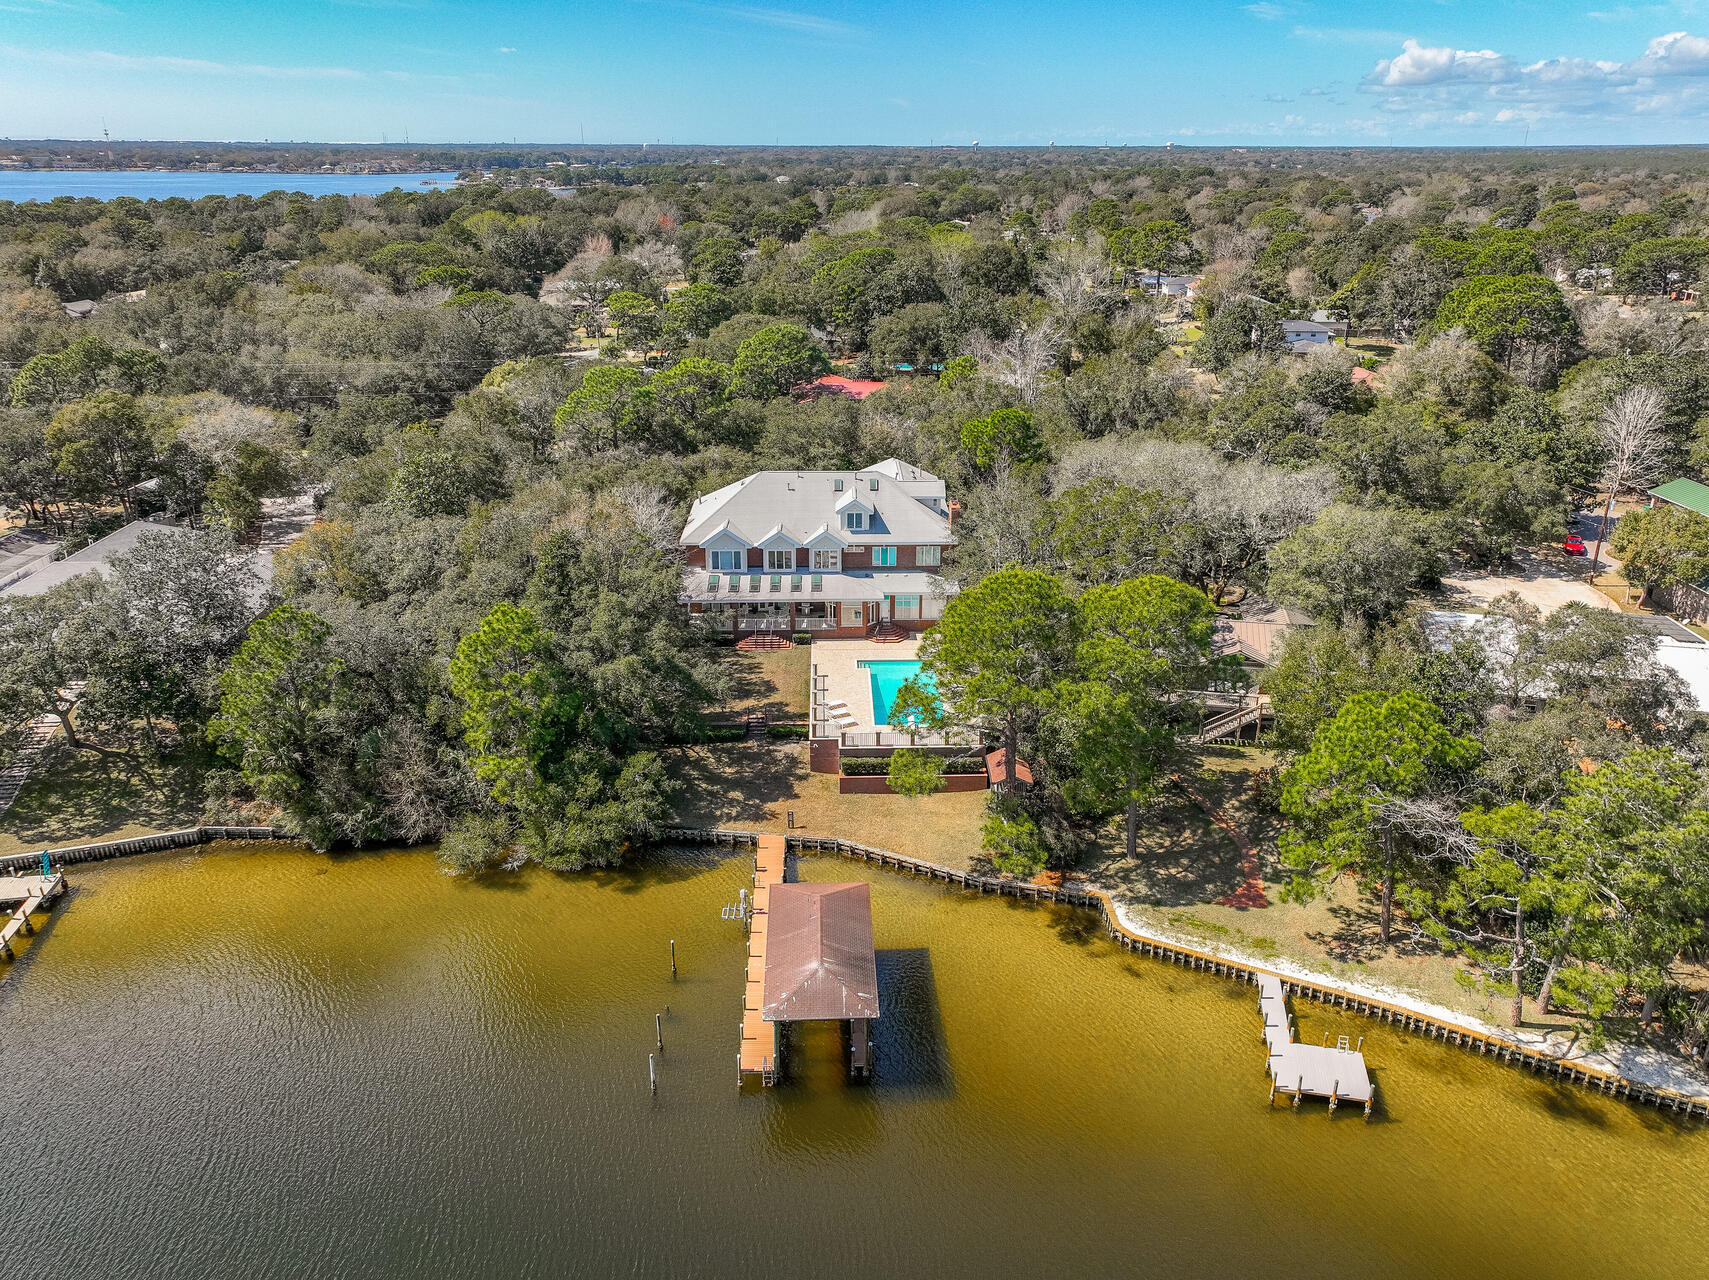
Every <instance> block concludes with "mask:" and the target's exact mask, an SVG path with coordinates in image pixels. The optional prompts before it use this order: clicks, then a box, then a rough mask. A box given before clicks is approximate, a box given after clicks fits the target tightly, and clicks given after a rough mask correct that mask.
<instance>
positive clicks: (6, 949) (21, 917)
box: [0, 872, 65, 960]
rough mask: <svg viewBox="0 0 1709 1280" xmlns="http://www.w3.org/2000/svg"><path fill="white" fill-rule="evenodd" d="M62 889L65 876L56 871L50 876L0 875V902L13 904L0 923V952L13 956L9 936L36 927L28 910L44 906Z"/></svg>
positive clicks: (8, 957) (39, 909) (15, 935)
mask: <svg viewBox="0 0 1709 1280" xmlns="http://www.w3.org/2000/svg"><path fill="white" fill-rule="evenodd" d="M64 892H65V877H64V876H63V875H61V874H60V873H58V872H55V873H54V874H53V875H51V876H0V905H4V906H8V907H13V910H12V914H11V916H10V917H9V918H8V919H7V921H6V923H5V925H4V926H3V927H0V955H3V956H5V957H6V959H8V960H12V959H15V958H16V954H15V953H14V952H13V950H12V941H13V939H15V938H16V937H17V936H18V935H19V934H20V933H22V934H31V933H34V932H35V931H36V929H35V926H34V925H33V924H31V923H30V916H31V914H33V913H34V912H37V911H42V910H45V909H46V908H47V906H48V905H49V904H50V903H51V902H52V901H53V900H54V899H55V898H57V897H59V895H60V894H62V893H64ZM14 904H15V905H14Z"/></svg>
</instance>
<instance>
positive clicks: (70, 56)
mask: <svg viewBox="0 0 1709 1280" xmlns="http://www.w3.org/2000/svg"><path fill="white" fill-rule="evenodd" d="M0 55H4V56H5V57H8V58H13V59H16V60H18V61H20V62H41V63H47V64H49V65H52V66H59V67H88V68H91V69H93V70H97V71H138V72H155V71H164V72H171V73H172V74H174V75H199V76H258V77H261V78H262V79H267V80H360V79H362V78H363V75H362V72H360V71H356V70H354V69H352V68H350V67H274V66H266V65H263V64H259V63H239V62H210V61H208V60H207V59H205V58H178V57H170V56H166V55H161V54H131V53H112V52H109V51H108V50H106V49H83V50H77V51H74V52H65V51H62V50H57V49H21V48H19V47H17V46H16V45H0Z"/></svg>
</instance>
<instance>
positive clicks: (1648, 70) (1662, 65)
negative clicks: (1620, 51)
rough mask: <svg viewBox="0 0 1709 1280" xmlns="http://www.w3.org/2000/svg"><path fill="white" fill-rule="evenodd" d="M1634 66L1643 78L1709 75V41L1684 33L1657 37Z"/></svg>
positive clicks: (1674, 32) (1635, 70) (1675, 32)
mask: <svg viewBox="0 0 1709 1280" xmlns="http://www.w3.org/2000/svg"><path fill="white" fill-rule="evenodd" d="M1631 65H1632V69H1633V71H1634V72H1636V73H1637V74H1639V75H1654V76H1701V75H1709V40H1706V39H1704V38H1703V37H1702V36H1693V35H1687V34H1686V33H1685V32H1683V31H1673V32H1670V33H1669V34H1667V35H1665V36H1657V37H1656V38H1655V39H1654V40H1652V41H1650V43H1649V45H1648V47H1647V48H1645V50H1644V56H1643V57H1641V58H1639V59H1638V60H1637V61H1636V62H1634V63H1632V64H1631Z"/></svg>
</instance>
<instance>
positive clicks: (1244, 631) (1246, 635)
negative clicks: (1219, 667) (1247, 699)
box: [1211, 608, 1314, 683]
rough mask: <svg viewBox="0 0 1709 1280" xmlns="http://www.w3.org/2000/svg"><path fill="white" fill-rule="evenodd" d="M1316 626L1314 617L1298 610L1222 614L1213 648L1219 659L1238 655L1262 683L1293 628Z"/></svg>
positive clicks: (1253, 675) (1250, 672) (1248, 672)
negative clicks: (1236, 615) (1256, 614)
mask: <svg viewBox="0 0 1709 1280" xmlns="http://www.w3.org/2000/svg"><path fill="white" fill-rule="evenodd" d="M1312 625H1314V624H1313V622H1312V619H1311V618H1309V617H1308V616H1306V615H1305V614H1303V613H1301V612H1300V611H1299V610H1298V609H1288V608H1280V609H1273V610H1271V611H1270V612H1269V613H1266V614H1262V615H1260V616H1259V617H1256V618H1230V617H1224V616H1219V617H1218V618H1217V620H1216V630H1215V633H1214V634H1213V635H1212V637H1211V650H1212V652H1213V653H1215V654H1216V656H1217V657H1219V658H1225V657H1237V658H1239V659H1240V664H1241V666H1242V667H1244V668H1245V669H1246V672H1247V674H1248V676H1250V677H1251V678H1252V679H1253V682H1254V683H1262V675H1263V672H1264V671H1265V670H1267V669H1268V668H1269V667H1270V665H1271V664H1272V663H1273V662H1274V661H1275V659H1276V654H1277V653H1278V652H1279V651H1280V650H1281V647H1282V638H1283V637H1284V636H1286V635H1287V634H1288V632H1290V631H1297V630H1298V629H1299V628H1301V627H1309V626H1312Z"/></svg>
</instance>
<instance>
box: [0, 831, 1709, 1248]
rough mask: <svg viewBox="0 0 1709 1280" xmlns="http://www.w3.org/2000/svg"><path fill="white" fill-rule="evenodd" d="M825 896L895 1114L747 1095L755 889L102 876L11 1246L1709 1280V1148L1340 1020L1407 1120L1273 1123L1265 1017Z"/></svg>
mask: <svg viewBox="0 0 1709 1280" xmlns="http://www.w3.org/2000/svg"><path fill="white" fill-rule="evenodd" d="M801 872H802V877H803V878H804V879H816V880H838V879H855V878H862V877H865V878H868V879H871V880H872V883H873V885H874V893H873V910H874V915H875V919H876V926H877V935H878V937H877V941H878V945H879V948H880V951H881V957H880V961H881V976H882V979H883V982H882V986H883V990H882V992H881V994H882V997H883V999H884V1000H885V1002H886V1011H885V1016H884V1018H883V1019H882V1020H881V1021H880V1023H879V1024H878V1041H879V1049H878V1060H877V1079H876V1082H875V1083H874V1084H873V1085H872V1086H871V1087H864V1088H863V1087H851V1086H846V1085H845V1084H844V1083H843V1082H842V1080H841V1072H840V1067H839V1065H838V1059H837V1054H838V1051H839V1046H838V1043H837V1040H836V1038H835V1037H834V1036H826V1035H808V1036H803V1037H801V1038H800V1039H799V1040H798V1041H797V1043H796V1045H795V1051H794V1058H793V1061H794V1063H795V1072H796V1079H795V1080H794V1081H793V1082H792V1083H791V1084H789V1085H787V1086H786V1087H783V1088H779V1089H777V1090H774V1091H771V1092H770V1093H767V1094H764V1095H760V1094H755V1093H752V1092H750V1093H749V1094H748V1095H746V1096H743V1095H740V1094H739V1093H738V1090H737V1087H736V1079H735V1053H736V1031H737V1022H738V1017H739V1011H740V1002H741V993H740V984H741V977H742V956H743V937H742V933H741V930H740V926H739V925H735V924H730V923H727V922H725V921H723V920H721V919H720V918H719V914H718V910H719V908H720V907H721V906H722V905H723V904H724V903H725V902H727V901H731V900H733V899H734V898H735V896H736V891H737V890H738V889H739V888H741V887H742V886H743V885H744V884H745V883H746V882H747V880H746V864H745V862H744V861H743V860H742V859H741V858H739V857H738V858H735V859H725V860H715V859H709V860H705V861H699V862H695V861H692V860H685V861H683V862H679V863H674V864H668V865H661V866H654V867H649V868H644V869H640V870H636V871H633V872H626V873H623V874H616V875H599V876H588V877H580V878H574V877H557V876H552V875H548V874H544V873H533V874H526V875H523V876H521V877H518V878H515V879H511V880H505V881H502V882H500V883H498V884H488V885H475V884H470V883H467V882H463V881H457V880H452V879H448V878H446V877H444V876H441V875H439V874H438V873H437V872H436V871H435V869H434V866H433V864H432V862H431V860H430V859H429V858H428V857H427V856H426V855H423V854H419V853H393V854H384V855H371V856H363V857H356V858H348V859H327V858H322V857H317V856H314V855H310V854H305V853H301V852H298V851H294V850H281V849H273V848H255V847H250V848H242V849H223V850H216V849H209V850H201V851H197V852H195V853H194V854H192V855H190V856H179V855H162V856H159V857H151V858H143V859H134V860H129V861H123V862H114V863H108V864H104V865H101V866H97V867H92V868H86V869H82V870H78V871H77V872H76V873H75V875H74V877H73V878H74V882H75V885H76V890H75V896H74V898H73V900H72V901H71V903H70V904H69V905H68V906H67V907H65V908H63V909H62V911H61V913H60V914H59V916H58V918H57V919H56V921H55V923H54V924H53V926H52V928H51V929H50V930H49V931H48V932H47V934H46V936H45V937H44V938H43V939H42V940H41V942H40V945H38V946H37V947H35V948H34V949H33V954H32V955H30V956H29V957H28V958H27V959H25V960H24V961H23V962H21V963H20V964H19V965H18V966H17V967H16V968H15V969H14V971H13V972H12V973H11V975H10V976H9V977H8V978H7V980H6V981H5V983H4V984H3V985H0V1026H3V1027H4V1035H3V1036H0V1074H3V1078H4V1079H5V1081H6V1096H7V1099H8V1103H9V1105H8V1107H7V1114H8V1116H9V1117H11V1126H12V1127H11V1130H10V1132H9V1133H8V1135H7V1148H8V1154H9V1156H10V1160H9V1187H8V1197H7V1198H8V1201H9V1210H10V1211H9V1213H8V1214H7V1218H8V1220H9V1222H10V1230H9V1231H7V1233H6V1239H7V1243H8V1244H10V1245H12V1246H14V1247H15V1252H14V1257H15V1258H17V1259H20V1260H27V1265H26V1266H24V1267H22V1268H21V1270H22V1271H27V1272H29V1273H30V1274H38V1275H51V1276H78V1277H82V1276H100V1277H126V1276H150V1277H153V1276H175V1277H176V1276H327V1277H333V1276H337V1277H346V1276H417V1275H454V1274H480V1275H491V1276H542V1277H544V1276H563V1275H586V1276H613V1275H622V1276H844V1275H855V1274H862V1275H869V1276H926V1275H944V1276H981V1277H984V1276H1036V1275H1065V1274H1075V1275H1089V1276H1100V1277H1105V1276H1170V1277H1175V1276H1187V1277H1193V1276H1207V1277H1208V1276H1246V1275H1252V1276H1258V1275H1262V1276H1265V1277H1266V1278H1273V1277H1291V1276H1301V1277H1305V1276H1310V1277H1316V1278H1321V1277H1324V1276H1368V1277H1379V1276H1384V1277H1386V1276H1406V1277H1414V1276H1416V1277H1426V1276H1428V1277H1454V1276H1468V1277H1470V1276H1478V1277H1521V1276H1523V1277H1530V1276H1583V1277H1616V1276H1643V1277H1646V1278H1647V1280H1660V1278H1661V1277H1672V1276H1681V1277H1686V1276H1693V1277H1694V1276H1702V1275H1704V1274H1706V1273H1709V1254H1706V1250H1705V1248H1704V1245H1703V1243H1702V1239H1703V1237H1702V1228H1703V1223H1704V1222H1705V1221H1706V1220H1709V1189H1706V1188H1709V1128H1704V1127H1702V1126H1701V1125H1700V1124H1697V1123H1692V1124H1677V1123H1674V1122H1673V1121H1672V1120H1671V1118H1668V1117H1662V1116H1658V1115H1657V1114H1656V1113H1655V1112H1653V1111H1643V1110H1638V1109H1636V1108H1633V1107H1630V1106H1628V1105H1626V1104H1623V1103H1616V1102H1611V1101H1609V1100H1606V1099H1602V1098H1600V1097H1595V1096H1591V1095H1587V1094H1585V1093H1583V1092H1580V1091H1578V1090H1574V1089H1570V1088H1567V1087H1562V1086H1554V1085H1550V1084H1546V1083H1544V1082H1541V1081H1538V1080H1534V1079H1532V1078H1531V1077H1529V1076H1526V1075H1524V1074H1521V1073H1519V1072H1517V1071H1513V1070H1509V1069H1503V1068H1498V1067H1494V1066H1491V1065H1490V1064H1488V1063H1486V1062H1481V1061H1480V1060H1479V1059H1477V1058H1476V1057H1474V1056H1469V1055H1466V1054H1464V1053H1461V1052H1460V1051H1458V1050H1454V1049H1451V1048H1447V1047H1444V1046H1441V1045H1437V1044H1434V1043H1431V1042H1428V1041H1423V1040H1419V1039H1415V1038H1413V1037H1411V1036H1409V1035H1406V1034H1405V1033H1401V1032H1395V1031H1390V1030H1388V1029H1386V1028H1383V1027H1381V1026H1380V1025H1378V1024H1373V1023H1370V1022H1367V1021H1365V1020H1364V1019H1359V1018H1344V1017H1343V1016H1342V1015H1337V1014H1334V1013H1331V1012H1328V1011H1325V1010H1323V1009H1321V1008H1319V1007H1318V1006H1315V1005H1310V1004H1302V1005H1300V1006H1299V1007H1298V1008H1297V1012H1298V1014H1299V1015H1300V1020H1301V1022H1302V1024H1303V1032H1304V1034H1305V1035H1306V1036H1307V1037H1310V1038H1312V1039H1316V1038H1318V1037H1319V1036H1321V1034H1322V1033H1323V1032H1324V1031H1346V1032H1349V1033H1351V1034H1355V1035H1359V1034H1362V1035H1365V1036H1366V1041H1365V1050H1366V1054H1367V1056H1368V1058H1369V1060H1370V1061H1371V1063H1372V1065H1373V1067H1374V1074H1375V1076H1376V1079H1377V1081H1378V1089H1379V1095H1380V1098H1381V1099H1382V1103H1383V1107H1382V1110H1381V1113H1380V1115H1379V1117H1378V1118H1377V1120H1376V1121H1374V1122H1371V1123H1367V1122H1365V1121H1364V1120H1363V1119H1361V1118H1360V1116H1359V1114H1358V1111H1357V1110H1356V1109H1354V1108H1346V1109H1343V1110H1342V1111H1340V1112H1338V1113H1337V1114H1336V1115H1335V1116H1334V1117H1333V1118H1331V1117H1329V1116H1328V1115H1327V1114H1326V1113H1325V1111H1324V1108H1323V1107H1322V1105H1321V1104H1319V1105H1316V1106H1312V1105H1308V1106H1306V1107H1304V1108H1302V1109H1301V1110H1300V1111H1298V1112H1293V1111H1290V1110H1288V1109H1287V1108H1285V1107H1278V1108H1276V1109H1275V1110H1270V1109H1269V1108H1268V1107H1267V1105H1266V1091H1265V1085H1264V1079H1263V1075H1262V1070H1261V1062H1262V1048H1261V1046H1260V1044H1259V1041H1258V1022H1257V1016H1256V1014H1255V1012H1254V1010H1253V1002H1252V1000H1251V998H1250V989H1249V988H1243V987H1237V986H1234V985H1233V984H1230V983H1228V982H1226V981H1224V980H1221V979H1217V978H1213V977H1205V976H1202V975H1197V974H1192V973H1186V972H1183V971H1181V970H1178V969H1174V968H1170V967H1167V966H1164V965H1160V964H1157V963H1155V962H1152V961H1147V960H1144V959H1141V958H1137V957H1132V956H1128V955H1126V954H1124V953H1122V952H1120V951H1118V950H1117V949H1115V948H1114V947H1112V946H1111V945H1110V944H1109V942H1108V941H1107V940H1106V939H1105V937H1104V935H1103V933H1102V931H1101V930H1100V929H1099V928H1098V927H1097V923H1096V921H1095V919H1094V918H1093V917H1091V916H1090V915H1088V914H1085V913H1074V912H1068V911H1058V910H1052V909H1046V908H1038V907H1032V906H1025V905H1021V904H1018V903H1013V902H1008V901H999V900H995V899H991V898H979V897H967V896H962V895H958V894H954V893H951V892H948V891H946V890H945V889H943V888H942V887H941V886H936V885H929V884H925V883H920V882H915V881H910V880H908V879H905V878H900V877H897V876H894V875H892V874H889V873H878V872H871V873H868V872H867V870H866V869H865V868H864V867H863V866H861V865H860V864H857V863H848V862H843V861H841V860H835V859H811V860H804V861H803V863H802V865H801ZM671 938H675V939H676V940H677V953H678V958H679V963H680V969H681V976H680V978H679V979H678V980H677V981H676V982H674V983H673V982H672V981H671V978H670V969H669V961H668V956H667V944H668V942H669V940H670V939H671ZM667 1004H668V1005H669V1007H670V1013H669V1014H668V1016H667V1017H666V1019H665V1049H666V1052H665V1055H664V1057H663V1059H662V1062H661V1065H660V1073H659V1093H658V1096H657V1098H656V1099H655V1098H653V1097H651V1096H649V1094H648V1091H647V1053H648V1051H649V1050H651V1049H652V1048H653V1015H654V1013H655V1012H662V1011H663V1010H664V1009H665V1007H666V1005H667Z"/></svg>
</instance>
